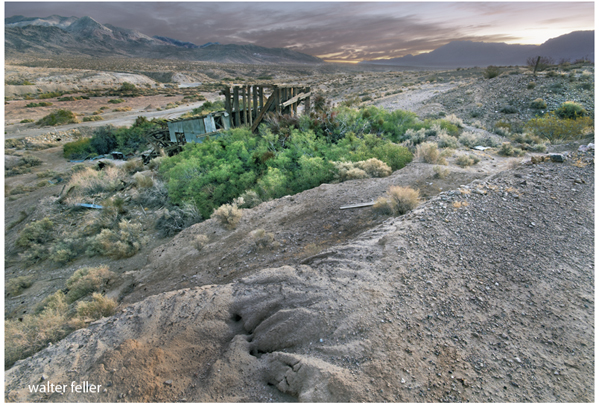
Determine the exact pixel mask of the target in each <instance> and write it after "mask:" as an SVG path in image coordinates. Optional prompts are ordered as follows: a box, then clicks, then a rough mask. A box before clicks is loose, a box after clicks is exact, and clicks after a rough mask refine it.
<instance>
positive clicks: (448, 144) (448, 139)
mask: <svg viewBox="0 0 599 405" xmlns="http://www.w3.org/2000/svg"><path fill="white" fill-rule="evenodd" d="M437 144H438V145H439V147H440V148H450V149H458V148H459V147H460V142H459V141H458V140H457V139H456V138H455V137H453V136H449V135H445V134H441V135H440V136H439V140H438V141H437Z"/></svg>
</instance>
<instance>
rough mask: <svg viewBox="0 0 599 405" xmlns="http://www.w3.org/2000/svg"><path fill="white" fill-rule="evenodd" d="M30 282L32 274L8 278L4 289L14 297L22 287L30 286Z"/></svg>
mask: <svg viewBox="0 0 599 405" xmlns="http://www.w3.org/2000/svg"><path fill="white" fill-rule="evenodd" d="M32 284H33V276H19V277H15V278H11V279H10V280H8V281H7V283H6V286H5V287H4V290H5V291H6V294H8V295H9V296H11V297H16V296H17V295H19V294H20V293H21V291H23V290H24V289H26V288H29V287H31V285H32Z"/></svg>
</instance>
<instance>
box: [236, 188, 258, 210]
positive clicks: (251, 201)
mask: <svg viewBox="0 0 599 405" xmlns="http://www.w3.org/2000/svg"><path fill="white" fill-rule="evenodd" d="M239 198H240V199H241V202H240V204H239V207H240V208H254V207H256V206H258V205H260V204H261V203H262V199H261V198H260V196H259V195H258V193H256V192H255V191H254V190H248V191H246V192H245V193H243V194H241V196H239Z"/></svg>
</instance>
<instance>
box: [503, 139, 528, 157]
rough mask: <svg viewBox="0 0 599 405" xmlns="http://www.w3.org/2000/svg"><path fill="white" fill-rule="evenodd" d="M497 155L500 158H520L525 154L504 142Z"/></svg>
mask: <svg viewBox="0 0 599 405" xmlns="http://www.w3.org/2000/svg"><path fill="white" fill-rule="evenodd" d="M499 154H500V155H502V156H522V155H524V154H525V152H524V151H523V150H522V149H519V148H514V147H513V146H512V144H511V143H509V142H504V143H502V144H501V149H500V150H499Z"/></svg>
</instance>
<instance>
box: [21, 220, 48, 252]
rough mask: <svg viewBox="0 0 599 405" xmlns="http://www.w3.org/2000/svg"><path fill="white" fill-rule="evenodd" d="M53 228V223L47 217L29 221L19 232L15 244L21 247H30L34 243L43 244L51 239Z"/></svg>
mask: <svg viewBox="0 0 599 405" xmlns="http://www.w3.org/2000/svg"><path fill="white" fill-rule="evenodd" d="M53 228H54V223H53V222H52V221H50V219H49V218H47V217H46V218H44V219H41V220H39V221H35V222H31V223H30V224H27V225H26V226H25V228H23V230H22V231H21V232H20V233H19V237H18V238H17V241H16V245H17V246H18V247H22V248H30V247H32V246H33V245H35V244H40V245H43V244H45V243H47V242H49V241H51V240H52V239H53V236H52V230H53Z"/></svg>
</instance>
